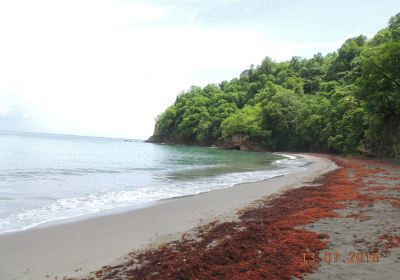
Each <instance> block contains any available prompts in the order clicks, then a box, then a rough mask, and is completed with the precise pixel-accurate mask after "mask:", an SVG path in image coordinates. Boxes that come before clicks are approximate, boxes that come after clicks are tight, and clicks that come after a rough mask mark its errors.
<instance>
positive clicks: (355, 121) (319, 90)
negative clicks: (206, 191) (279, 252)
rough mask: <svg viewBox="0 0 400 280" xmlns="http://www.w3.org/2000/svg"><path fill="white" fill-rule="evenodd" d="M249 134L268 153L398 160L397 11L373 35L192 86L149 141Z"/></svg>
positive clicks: (199, 141) (206, 141)
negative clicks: (333, 49)
mask: <svg viewBox="0 0 400 280" xmlns="http://www.w3.org/2000/svg"><path fill="white" fill-rule="evenodd" d="M235 136H240V137H247V138H246V139H248V141H250V142H253V143H257V144H259V145H262V146H263V147H264V148H265V149H266V150H293V151H324V152H336V153H346V154H349V153H367V154H371V155H377V156H398V157H400V14H397V15H395V16H393V17H392V18H391V19H390V21H389V25H388V26H387V27H386V28H384V29H382V30H381V31H379V32H378V33H377V34H376V35H375V36H374V37H373V38H371V39H369V40H368V39H367V38H366V37H365V36H362V35H361V36H358V37H355V38H351V39H348V40H346V41H345V42H344V43H343V45H342V46H341V47H340V48H339V49H338V50H337V51H336V52H333V53H329V54H327V55H325V56H324V55H322V54H321V53H317V54H315V55H314V56H313V57H312V58H309V59H305V58H301V57H293V58H292V59H291V60H290V61H283V62H275V61H274V60H272V59H271V58H269V57H266V58H265V59H264V60H263V61H262V62H261V64H260V65H258V66H253V65H252V66H250V68H249V69H246V70H244V71H243V72H242V73H241V74H240V76H239V77H238V78H234V79H232V80H231V81H223V82H221V83H220V84H218V85H215V84H210V85H207V86H206V87H204V88H200V87H192V88H191V89H189V90H188V91H186V92H184V93H182V94H180V95H179V96H178V97H177V98H176V101H175V102H174V104H173V105H171V106H170V107H169V108H168V109H167V110H166V111H165V112H163V113H162V114H160V115H159V116H158V117H157V120H156V128H155V131H154V135H153V136H152V137H151V139H150V140H151V141H154V142H166V143H182V144H196V145H212V144H214V143H221V141H222V142H224V141H228V140H229V139H230V138H232V137H235Z"/></svg>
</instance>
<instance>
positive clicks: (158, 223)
mask: <svg viewBox="0 0 400 280" xmlns="http://www.w3.org/2000/svg"><path fill="white" fill-rule="evenodd" d="M296 156H301V157H304V158H306V160H307V161H309V162H310V164H309V165H308V166H307V169H306V170H305V171H299V172H297V173H293V174H289V175H284V176H281V177H275V178H272V179H268V180H265V181H261V182H253V183H246V184H240V185H235V186H233V187H230V188H226V189H220V190H215V191H210V192H205V193H201V194H198V195H193V196H186V197H181V198H174V199H166V200H161V201H159V202H157V203H155V204H154V205H150V206H148V207H144V208H140V209H134V210H129V211H120V212H119V213H112V212H111V213H110V214H109V215H104V216H94V217H90V218H88V219H80V220H73V221H71V222H67V223H57V224H46V225H43V226H39V227H35V228H32V229H28V230H25V231H19V232H15V233H9V234H2V235H0V279H56V277H57V279H62V278H63V277H84V276H85V275H87V274H88V273H90V272H92V271H95V270H98V269H100V268H101V267H102V266H105V265H111V264H118V263H120V262H123V261H124V260H125V259H126V258H127V257H128V254H129V253H130V252H131V251H133V250H144V249H149V248H156V247H157V245H159V244H161V243H165V242H167V241H171V240H175V239H179V238H180V237H181V236H182V234H183V233H185V232H188V231H190V230H192V229H193V228H196V227H198V226H201V225H206V224H208V223H209V222H212V221H215V220H219V221H231V220H235V219H236V218H237V212H238V211H239V210H241V209H244V208H246V207H248V206H250V205H251V203H252V202H254V201H256V200H259V199H261V198H265V197H267V196H270V195H273V194H277V193H279V192H282V191H285V190H288V189H291V188H294V187H299V186H301V185H303V184H305V183H307V182H311V181H313V180H314V179H316V178H317V177H319V176H321V175H323V174H325V173H327V172H330V171H332V170H334V169H335V168H336V164H335V163H334V162H332V161H331V160H329V159H328V158H323V157H317V156H312V155H304V154H303V155H296Z"/></svg>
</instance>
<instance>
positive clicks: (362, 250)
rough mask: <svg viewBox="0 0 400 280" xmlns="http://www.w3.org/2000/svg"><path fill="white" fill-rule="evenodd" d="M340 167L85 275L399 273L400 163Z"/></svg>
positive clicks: (256, 279)
mask: <svg viewBox="0 0 400 280" xmlns="http://www.w3.org/2000/svg"><path fill="white" fill-rule="evenodd" d="M329 158H330V159H331V160H332V161H334V162H335V163H336V164H337V165H338V166H339V168H338V169H336V170H334V171H332V172H329V173H327V174H325V175H323V176H321V177H320V178H318V179H317V180H315V181H314V182H313V183H312V184H307V185H305V186H303V187H300V188H289V189H287V190H286V191H284V192H283V193H280V194H279V195H275V196H269V197H267V198H264V199H261V200H258V201H256V202H254V203H252V204H251V205H249V207H247V208H244V209H242V210H241V211H239V212H238V213H237V214H238V216H237V218H236V219H235V220H230V221H229V220H228V221H227V220H220V221H216V222H214V223H210V224H208V225H206V226H203V227H198V228H197V229H196V230H193V231H192V232H191V233H190V234H185V235H184V236H182V238H181V239H180V240H176V241H174V242H169V243H167V244H163V246H160V247H158V248H152V249H149V250H147V251H142V252H136V253H132V254H131V255H130V256H129V257H128V258H127V259H126V260H125V261H124V262H121V263H119V264H118V265H110V266H107V267H104V268H103V269H101V270H98V271H96V272H94V273H92V274H90V275H88V276H87V277H84V278H82V279H154V280H156V279H157V280H158V279H160V280H161V279H162V280H166V279H167V280H173V279H198V280H209V279H240V280H261V279H280V280H295V279H310V280H311V279H312V280H316V279H318V280H320V279H322V280H324V279H343V280H345V279H346V280H347V279H371V280H372V279H399V275H400V225H399V221H400V167H399V165H397V164H393V163H392V164H388V163H386V162H383V161H377V160H361V159H347V158H341V157H333V156H329Z"/></svg>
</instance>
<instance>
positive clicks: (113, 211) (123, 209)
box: [0, 147, 309, 237]
mask: <svg viewBox="0 0 400 280" xmlns="http://www.w3.org/2000/svg"><path fill="white" fill-rule="evenodd" d="M205 148H210V149H212V148H213V147H205ZM216 148H218V149H221V148H219V147H216ZM247 152H256V151H246V153H247ZM256 153H258V152H256ZM271 154H276V155H279V156H281V157H283V159H279V160H275V161H274V162H273V163H272V165H273V164H274V163H278V162H280V161H282V160H292V159H296V156H293V155H294V153H293V154H289V153H284V152H276V153H271ZM298 154H301V153H298ZM308 164H309V163H306V164H305V165H304V166H302V167H305V166H307V165H308ZM271 170H272V171H273V169H271ZM254 171H259V170H254ZM254 171H253V172H254ZM296 172H298V171H296ZM296 172H295V173H296ZM250 173H251V171H250ZM232 174H236V173H232ZM225 175H229V173H227V174H225ZM286 175H288V174H279V175H273V176H272V177H268V178H265V179H255V180H254V179H251V180H250V179H249V181H247V182H239V183H232V182H230V183H228V184H226V186H224V187H217V188H214V189H210V190H205V191H200V192H198V193H192V194H185V195H177V196H172V197H166V198H160V199H156V200H153V201H146V202H141V203H139V204H134V205H128V206H120V207H115V208H111V209H101V210H98V211H97V212H93V213H87V214H81V215H78V216H71V217H61V218H56V219H54V220H48V221H43V222H39V223H36V224H32V225H29V226H26V227H24V228H20V229H16V230H9V231H2V232H0V237H1V236H4V235H9V234H15V233H18V232H24V231H29V230H32V229H37V228H45V227H52V226H55V225H60V224H69V223H74V222H79V221H84V220H88V219H93V218H97V217H102V216H108V215H114V214H120V213H124V212H130V211H134V210H137V209H141V208H147V207H150V206H153V205H156V204H157V203H160V202H164V201H168V200H174V199H180V198H185V197H190V196H196V195H201V194H203V193H207V192H213V191H216V190H221V189H227V188H231V187H234V186H236V185H241V184H248V183H254V182H262V181H266V180H270V179H272V178H275V177H281V176H286ZM0 200H1V197H0Z"/></svg>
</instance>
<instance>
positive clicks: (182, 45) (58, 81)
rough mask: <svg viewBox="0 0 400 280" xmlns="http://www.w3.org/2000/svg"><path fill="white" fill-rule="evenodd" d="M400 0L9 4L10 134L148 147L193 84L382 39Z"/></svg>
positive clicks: (0, 122)
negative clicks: (162, 117)
mask: <svg viewBox="0 0 400 280" xmlns="http://www.w3.org/2000/svg"><path fill="white" fill-rule="evenodd" d="M399 8H400V4H399V2H398V0H393V1H389V0H388V1H385V0H381V1H376V0H373V1H372V0H353V1H352V0H335V1H321V0H315V1H314V0H309V1H307V0H302V1H295V0H293V1H288V0H279V1H276V0H275V1H270V0H258V1H240V0H220V1H218V0H191V1H190V0H187V1H183V0H182V1H179V0H175V1H162V0H159V1H150V0H148V1H127V0H126V1H104V0H89V1H85V0H76V1H75V0H66V1H56V0H48V1H42V0H35V1H32V0H27V1H18V0H13V1H6V0H4V1H3V0H0V129H3V130H22V131H37V132H49V133H66V134H77V135H94V136H109V137H125V138H139V139H145V138H147V137H149V136H150V135H151V134H152V132H153V126H154V119H155V117H156V116H157V115H158V114H159V113H161V112H162V111H163V110H164V109H165V108H166V107H167V106H168V105H170V104H171V103H172V102H173V101H174V100H175V97H176V95H177V94H178V93H179V92H180V91H182V90H187V89H188V88H189V87H190V86H191V85H201V86H204V85H206V84H207V83H218V82H220V81H221V80H230V79H231V78H234V77H236V76H238V75H239V74H240V72H241V71H242V70H244V69H245V68H247V67H249V65H250V64H255V65H257V64H259V63H260V62H261V60H262V59H263V58H264V57H265V56H270V57H272V58H273V59H275V60H277V61H280V60H285V59H290V58H291V57H292V56H294V55H298V56H303V57H310V56H312V55H313V54H314V53H316V52H322V53H324V54H325V53H327V52H331V51H334V50H336V49H337V48H338V47H339V46H340V45H341V43H343V41H344V40H345V39H347V38H350V37H353V36H357V35H359V34H361V33H362V34H365V35H367V36H369V37H370V36H371V35H373V34H374V33H375V32H377V31H378V30H379V29H381V28H383V27H385V26H386V25H387V21H388V20H389V18H390V17H391V16H392V15H394V14H396V13H398V12H400V9H399Z"/></svg>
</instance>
